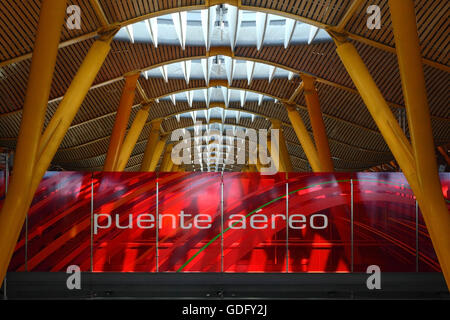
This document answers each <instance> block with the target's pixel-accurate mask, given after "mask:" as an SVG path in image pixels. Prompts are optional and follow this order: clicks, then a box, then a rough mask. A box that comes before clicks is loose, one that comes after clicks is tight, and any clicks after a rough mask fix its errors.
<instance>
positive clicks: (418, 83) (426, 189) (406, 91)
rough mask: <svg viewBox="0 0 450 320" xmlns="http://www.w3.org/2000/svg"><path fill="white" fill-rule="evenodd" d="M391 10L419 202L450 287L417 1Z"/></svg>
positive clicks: (445, 216)
mask: <svg viewBox="0 0 450 320" xmlns="http://www.w3.org/2000/svg"><path fill="white" fill-rule="evenodd" d="M389 9H390V12H391V20H392V27H393V32H394V40H395V46H396V49H397V57H398V65H399V69H400V76H401V79H402V89H403V97H404V99H405V105H406V111H407V117H408V125H409V132H410V135H411V145H412V152H413V155H414V159H415V164H416V171H417V177H418V184H419V187H420V189H421V191H422V193H423V199H422V201H420V202H419V205H420V208H421V210H422V213H423V217H424V220H425V222H426V225H427V228H428V231H429V233H430V236H431V240H432V242H433V246H434V248H435V250H436V253H437V256H438V258H439V262H440V264H441V268H442V271H443V273H444V275H445V278H446V281H447V285H448V287H449V288H450V214H449V212H448V209H447V206H446V204H445V200H444V197H443V195H442V188H441V184H440V181H439V175H438V170H437V164H436V154H435V148H434V140H433V132H432V129H431V120H430V110H429V107H428V100H427V94H426V89H425V78H424V74H423V67H422V54H421V49H420V44H419V37H418V34H417V26H416V15H415V11H414V1H412V0H403V1H393V0H389Z"/></svg>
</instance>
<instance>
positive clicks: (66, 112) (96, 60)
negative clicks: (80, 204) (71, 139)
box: [27, 33, 114, 209]
mask: <svg viewBox="0 0 450 320" xmlns="http://www.w3.org/2000/svg"><path fill="white" fill-rule="evenodd" d="M113 35H114V33H109V34H107V35H105V36H104V37H102V38H100V39H99V40H97V41H96V42H94V43H93V44H92V47H91V48H90V49H89V51H88V53H87V55H86V57H85V59H84V61H83V63H82V64H81V66H80V68H79V69H78V72H77V74H76V75H75V77H74V78H73V80H72V83H71V84H70V86H69V88H68V89H67V92H66V95H65V96H64V99H63V100H62V101H61V103H60V104H59V106H58V109H57V110H56V112H55V114H54V115H53V118H52V119H51V120H50V123H51V122H52V121H58V122H59V123H58V125H57V127H56V130H55V132H54V133H53V135H52V138H51V139H50V140H49V141H48V143H47V144H46V146H45V148H44V149H43V152H42V154H41V155H40V157H39V159H38V160H37V162H36V164H35V166H34V172H33V180H32V182H31V187H30V189H29V193H28V197H29V199H28V203H27V209H28V208H29V206H30V204H31V201H32V200H33V196H34V193H35V191H36V189H37V188H38V186H39V183H40V182H41V180H42V177H43V176H44V174H45V172H46V170H47V168H48V166H49V165H50V163H51V161H52V159H53V157H54V155H55V153H56V151H57V150H58V148H59V146H60V144H61V142H62V140H63V139H64V136H65V134H66V132H67V130H68V128H69V126H70V123H71V122H72V121H73V119H74V118H75V115H76V114H77V112H78V110H79V109H80V106H81V104H82V102H83V100H84V98H85V97H86V94H87V92H88V91H89V87H90V86H91V85H92V82H93V81H94V79H95V77H96V76H97V73H98V71H99V70H100V68H101V66H102V64H103V61H104V60H105V58H106V56H107V55H108V53H109V50H110V49H111V40H112V37H113Z"/></svg>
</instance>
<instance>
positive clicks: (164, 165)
mask: <svg viewBox="0 0 450 320" xmlns="http://www.w3.org/2000/svg"><path fill="white" fill-rule="evenodd" d="M172 148H173V144H169V145H168V146H167V148H166V151H165V152H164V157H163V159H162V160H161V165H160V166H159V171H160V172H170V169H171V168H172V165H173V162H172ZM158 160H159V159H158Z"/></svg>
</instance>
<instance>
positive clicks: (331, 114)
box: [0, 0, 450, 171]
mask: <svg viewBox="0 0 450 320" xmlns="http://www.w3.org/2000/svg"><path fill="white" fill-rule="evenodd" d="M415 2H416V15H417V21H418V31H419V38H420V41H421V44H422V53H423V57H424V58H425V59H428V61H429V63H426V64H424V73H425V79H426V86H427V92H428V99H429V104H430V110H431V115H432V125H433V134H434V137H435V143H436V144H437V145H442V144H446V143H448V142H449V141H450V130H449V121H450V119H449V107H448V101H449V99H448V70H449V69H448V36H447V35H446V32H447V30H448V23H449V22H448V19H447V16H448V11H449V3H448V1H429V0H428V1H426V0H420V1H415ZM72 3H73V4H76V5H79V6H80V7H81V9H82V12H83V23H82V29H81V30H74V31H72V30H71V31H70V32H69V30H67V29H66V28H64V29H63V30H64V31H63V34H62V36H61V42H62V43H64V46H62V47H61V48H60V49H59V52H58V59H57V65H56V70H55V74H54V79H53V84H52V89H51V93H50V101H49V105H48V112H47V121H48V120H49V119H50V117H51V115H52V114H53V112H54V111H55V109H56V108H57V106H58V103H59V101H60V98H61V97H62V96H63V95H64V92H65V91H66V89H67V88H68V86H69V85H70V82H71V80H72V78H73V77H74V75H75V73H76V71H77V69H78V67H79V66H80V64H81V62H82V61H83V58H84V56H85V55H86V53H87V50H88V49H89V47H90V46H91V45H92V43H93V41H94V36H95V35H96V31H97V30H98V29H99V28H100V27H101V24H100V21H99V20H98V19H97V17H96V15H95V11H94V8H93V7H92V5H91V1H88V0H79V1H72ZM99 3H100V4H101V6H102V8H103V10H104V13H105V15H106V17H107V19H108V22H109V23H116V22H124V21H126V20H129V19H133V18H139V17H141V16H143V15H148V14H151V13H154V14H158V12H163V13H167V12H168V11H167V10H171V9H174V8H180V7H184V8H185V9H201V8H203V7H204V6H205V2H204V1H190V0H173V1H168V0H165V1H163V0H159V1H144V0H135V1H131V0H119V1H112V0H99ZM350 3H351V1H350V0H320V1H312V0H288V1H286V0H284V1H269V0H267V1H264V0H242V6H244V8H245V9H246V10H249V9H251V8H253V9H255V10H263V9H271V10H276V11H279V14H280V15H283V14H286V13H287V14H289V17H293V16H292V15H295V16H297V17H298V18H299V19H304V18H306V19H311V20H313V21H316V22H318V23H321V24H327V25H336V24H337V23H338V22H339V21H340V19H341V18H342V16H343V15H344V13H345V12H346V10H347V8H348V7H349V5H350ZM369 4H377V5H379V6H380V8H381V17H382V29H381V30H369V29H368V28H366V18H367V15H366V13H365V8H366V7H367V5H369ZM39 6H40V1H37V0H29V1H26V2H23V1H13V0H7V1H6V0H4V1H1V3H0V43H1V45H0V66H1V69H0V146H3V147H8V148H14V145H15V138H16V137H17V134H18V130H19V126H20V119H21V108H22V106H23V102H24V97H25V92H26V83H27V78H28V73H29V67H30V62H31V59H30V57H29V54H30V52H31V51H32V45H33V41H34V33H35V30H36V27H37V20H38V15H39ZM270 12H271V13H276V12H275V11H270ZM346 31H348V32H349V33H350V34H352V35H354V36H353V37H352V38H353V39H357V38H358V37H364V38H365V39H368V40H370V41H373V42H376V43H379V44H381V45H382V46H387V47H390V48H393V47H394V41H393V34H392V30H391V23H390V17H389V10H388V6H387V1H386V0H371V1H370V3H369V1H367V3H364V4H363V6H361V7H360V9H358V10H357V11H356V13H355V14H354V16H353V17H352V18H351V19H350V20H349V21H348V23H347V25H346ZM80 37H81V38H80ZM71 39H78V40H77V41H74V43H71V44H68V43H67V41H70V40H71ZM352 42H353V43H354V44H355V46H356V48H357V50H358V52H359V53H360V55H361V56H362V58H363V60H364V61H365V63H366V65H367V67H368V68H369V70H370V72H371V74H372V76H373V78H374V80H375V82H376V83H377V85H378V86H379V88H380V90H381V92H382V93H383V95H384V97H385V98H386V100H387V101H389V102H390V103H391V106H392V110H393V112H394V113H396V114H397V113H398V112H400V111H399V110H402V108H401V106H402V105H403V104H404V102H403V97H402V90H401V82H400V76H399V72H398V65H397V60H396V56H395V55H394V54H393V53H392V52H390V51H389V50H388V51H386V50H382V49H380V48H378V47H379V46H378V45H377V47H374V46H372V45H369V44H367V42H366V41H362V42H361V41H356V40H352ZM205 55H206V50H205V48H204V47H203V46H199V47H192V46H190V47H189V46H188V47H186V49H185V50H182V49H181V48H180V46H169V45H159V46H158V48H154V47H153V46H152V45H151V44H144V43H134V44H132V43H127V42H120V41H113V43H112V49H111V51H110V53H109V55H108V57H107V59H106V61H105V63H104V64H103V67H102V68H101V70H100V72H99V74H98V76H97V78H96V80H95V81H94V85H98V87H96V88H92V89H91V90H90V91H89V93H88V95H87V97H86V99H85V101H84V102H83V104H82V107H81V109H80V111H79V112H78V114H77V116H76V118H75V120H74V122H73V123H72V126H71V128H70V129H69V131H68V133H67V134H66V137H65V138H64V141H63V142H62V144H61V147H60V150H59V151H58V153H57V154H56V156H55V158H54V160H53V163H54V164H55V165H58V166H61V167H63V168H65V169H68V170H100V169H101V167H102V165H103V161H104V158H105V153H106V150H107V147H108V142H109V135H110V134H111V130H112V126H113V123H114V117H115V113H114V112H115V110H116V108H117V105H118V102H119V99H120V95H121V88H122V86H123V80H122V78H121V77H122V75H123V74H125V73H127V72H130V71H133V70H137V69H148V68H150V67H152V66H154V65H159V64H162V63H169V62H171V61H174V60H179V59H189V58H194V59H198V58H199V57H204V56H205ZM235 56H236V58H237V59H257V60H258V61H261V62H268V63H272V64H276V65H279V66H283V67H285V68H287V69H290V70H296V71H301V72H306V73H310V74H313V75H315V76H317V77H318V78H319V79H321V80H322V81H319V82H318V83H317V89H318V92H319V98H320V101H321V107H322V111H323V113H324V121H325V125H326V129H327V133H328V136H329V139H330V147H331V153H332V156H333V160H334V163H335V166H336V168H337V169H338V170H364V169H366V168H369V167H373V166H374V165H377V164H381V163H386V162H389V161H390V160H392V158H393V157H392V154H391V153H390V151H389V149H388V147H387V146H386V144H385V143H384V141H383V139H382V137H381V135H380V133H379V132H378V129H377V127H376V126H375V123H374V122H373V120H372V118H371V117H370V114H369V113H368V111H367V109H366V107H365V105H364V103H363V102H362V100H361V98H360V97H359V95H358V94H357V93H356V91H355V87H354V85H353V83H352V81H351V79H350V77H349V76H348V74H347V72H346V70H345V68H344V67H343V65H342V63H341V62H340V61H339V58H338V56H337V54H336V53H335V45H334V44H333V43H331V42H324V43H317V44H311V45H306V44H305V45H290V46H289V47H288V48H287V49H284V47H282V46H264V47H262V49H261V50H260V51H258V50H257V49H256V48H255V47H237V48H236V49H235ZM436 65H437V66H438V67H436ZM111 80H113V81H111ZM139 81H140V83H141V85H142V87H143V88H144V90H145V92H146V95H147V96H148V97H149V98H156V97H160V96H163V95H167V94H169V93H172V92H176V91H180V90H186V89H195V88H202V87H205V86H206V83H205V81H204V80H191V81H190V83H189V85H186V83H185V81H184V80H176V79H170V80H169V82H168V83H165V82H164V81H163V80H162V79H155V78H149V79H148V80H146V79H145V78H143V77H141V78H140V79H139ZM298 82H299V79H298V78H294V79H293V80H290V81H289V80H288V79H274V80H273V81H272V82H270V83H269V82H268V81H267V80H254V81H252V83H251V85H250V86H248V85H247V81H242V80H234V81H233V83H232V85H231V87H233V88H237V89H249V90H254V91H258V92H261V93H264V94H266V95H269V96H274V97H277V98H281V99H285V98H289V97H290V96H291V95H292V93H293V92H294V91H295V89H296V87H297V86H298ZM142 99H143V97H141V96H140V95H139V94H137V95H136V98H135V101H134V104H135V105H137V104H138V103H139V102H140V101H142ZM295 102H296V103H297V104H298V105H299V106H300V108H301V107H302V106H305V101H304V98H303V95H302V94H300V95H298V96H297V98H296V99H295ZM229 107H230V109H233V110H234V109H236V110H244V111H247V112H251V113H255V114H256V115H257V117H256V119H255V121H254V122H252V121H251V120H247V119H242V120H241V121H240V123H239V124H240V125H242V126H247V127H251V128H267V127H268V125H269V122H268V121H266V119H265V118H278V119H280V120H282V121H283V127H284V130H285V135H286V139H287V143H288V150H289V153H290V155H291V158H292V161H293V164H294V167H295V169H296V170H299V171H307V170H310V169H309V166H308V163H307V161H306V156H305V154H304V153H303V150H302V148H301V146H300V145H299V142H298V139H297V137H296V135H295V133H294V131H293V129H292V128H291V127H290V124H289V119H288V117H287V114H286V111H285V110H284V108H283V107H282V106H281V105H279V104H274V103H273V102H270V101H266V102H264V103H263V104H262V105H261V106H258V104H257V103H256V102H247V103H246V104H245V106H244V107H243V108H241V106H240V105H239V104H237V103H231V104H230V106H229ZM205 108H206V106H205V104H204V103H199V102H197V103H194V106H193V108H190V107H189V105H188V104H187V103H184V102H177V104H176V105H175V106H174V105H173V104H172V103H171V102H170V101H164V100H162V101H161V102H160V103H159V104H156V105H155V106H154V107H153V108H152V109H151V110H150V116H149V119H148V122H147V125H146V126H145V128H144V130H143V132H142V134H141V136H140V138H139V141H138V144H137V145H136V148H135V150H134V151H133V154H132V157H131V158H130V161H129V163H128V166H127V170H137V169H138V168H139V164H140V161H141V160H142V153H143V151H144V148H145V143H146V139H147V137H148V135H149V132H150V131H149V129H150V121H151V120H152V119H155V118H159V117H164V118H167V120H165V121H164V122H163V129H164V130H165V131H171V130H173V129H175V128H178V127H186V126H190V125H192V120H190V119H183V118H182V120H181V121H180V122H178V121H176V120H175V117H174V115H175V114H179V113H183V112H186V111H190V110H192V109H199V110H200V109H205ZM136 112H137V107H135V108H134V109H133V113H132V116H131V119H130V122H129V125H131V122H132V120H133V118H134V116H135V114H136ZM300 113H301V115H302V117H303V119H304V121H305V124H306V126H307V128H308V130H310V131H311V127H310V124H309V120H308V116H307V113H306V111H305V109H304V108H301V109H300ZM47 121H46V123H47ZM226 122H227V123H230V124H232V123H235V120H233V119H227V121H226ZM406 129H407V128H406Z"/></svg>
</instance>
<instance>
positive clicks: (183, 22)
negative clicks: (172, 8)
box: [172, 11, 187, 50]
mask: <svg viewBox="0 0 450 320" xmlns="http://www.w3.org/2000/svg"><path fill="white" fill-rule="evenodd" d="M172 21H173V25H174V27H175V32H176V33H177V37H178V41H179V42H180V45H181V48H182V49H183V50H184V49H185V48H186V29H187V11H181V12H176V13H172Z"/></svg>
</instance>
